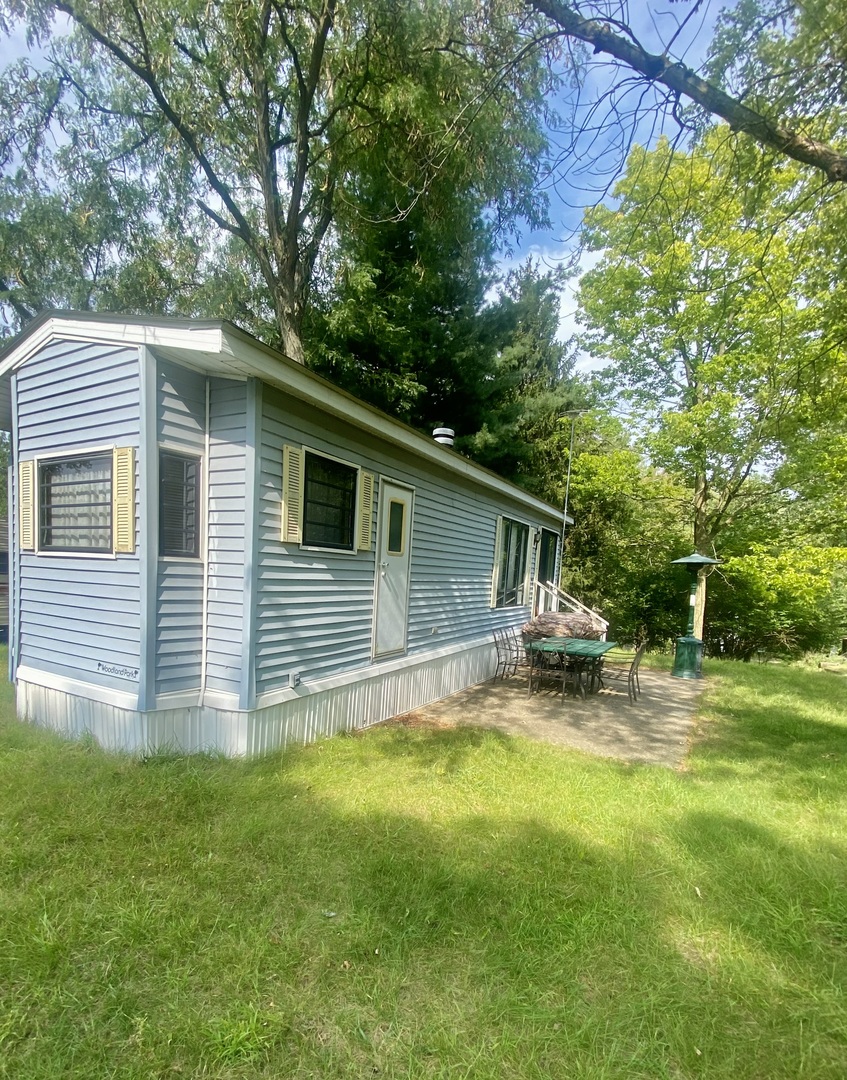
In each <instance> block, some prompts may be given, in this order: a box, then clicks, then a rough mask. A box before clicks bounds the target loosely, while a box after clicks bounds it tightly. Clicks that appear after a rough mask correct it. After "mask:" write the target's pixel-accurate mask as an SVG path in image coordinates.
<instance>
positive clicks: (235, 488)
mask: <svg viewBox="0 0 847 1080" xmlns="http://www.w3.org/2000/svg"><path fill="white" fill-rule="evenodd" d="M246 404H247V396H246V384H245V383H243V382H232V381H229V380H227V379H212V380H211V398H210V420H209V428H210V439H209V464H208V468H209V525H208V546H209V553H208V558H209V598H208V612H209V618H208V628H207V643H206V686H207V687H208V689H209V690H217V691H221V692H224V693H229V694H238V692H239V689H240V685H241V663H242V640H243V630H244V588H245V584H244V565H245V555H244V515H245V513H246V497H245V490H244V484H245V476H244V470H245V460H246V450H245V439H246Z"/></svg>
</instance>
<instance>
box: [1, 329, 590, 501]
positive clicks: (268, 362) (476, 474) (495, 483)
mask: <svg viewBox="0 0 847 1080" xmlns="http://www.w3.org/2000/svg"><path fill="white" fill-rule="evenodd" d="M24 334H25V336H24V337H23V338H22V339H21V340H20V342H19V343H18V345H17V346H12V347H11V348H10V349H9V351H8V353H7V354H6V355H5V356H4V358H3V360H2V362H0V379H2V378H4V376H5V377H8V376H9V375H10V374H11V373H12V372H13V371H15V370H17V369H18V368H19V367H20V366H21V365H22V364H25V363H26V361H27V360H29V359H30V358H31V357H32V356H34V355H35V354H36V353H37V352H38V351H39V350H41V349H43V348H44V347H45V346H46V345H48V344H49V343H50V342H51V341H56V340H62V341H91V342H104V343H107V344H111V343H114V344H116V345H118V344H123V345H137V346H148V347H153V348H156V349H160V350H162V351H164V352H166V353H167V352H171V351H172V352H174V353H186V352H188V353H191V354H192V360H194V362H195V363H196V364H197V366H198V367H200V368H205V369H206V370H208V371H212V372H215V373H217V374H227V373H228V374H230V375H231V376H234V377H236V378H239V377H240V378H244V377H245V376H250V375H254V376H256V377H258V378H261V379H263V380H264V381H265V382H268V383H271V384H272V385H275V386H278V387H281V388H282V389H284V390H285V391H286V392H287V393H290V394H292V395H294V396H295V397H297V398H299V399H300V400H302V401H305V402H308V403H310V404H312V405H315V406H316V407H318V408H320V409H321V410H323V411H324V412H326V413H329V414H330V415H331V416H336V417H338V418H339V419H342V420H345V421H346V422H347V423H350V424H353V425H354V426H355V427H358V428H360V429H362V430H363V431H367V432H369V433H371V434H374V435H377V436H378V437H379V438H380V439H383V440H385V441H386V442H389V443H392V444H393V445H395V446H399V447H402V448H403V449H405V450H408V451H410V452H411V453H413V454H415V455H416V456H417V457H420V458H423V459H425V460H426V461H428V462H430V463H432V464H437V465H439V466H441V467H442V468H444V469H447V470H448V471H449V472H452V473H454V474H455V475H456V476H460V477H464V478H465V479H467V480H471V481H473V482H475V483H477V484H480V485H481V486H483V487H486V488H489V489H490V490H493V491H496V492H497V493H498V494H500V495H505V496H507V497H509V498H511V499H514V500H515V501H517V502H519V503H521V504H523V505H524V506H527V507H531V508H532V509H533V510H534V511H535V512H536V513H540V514H543V515H544V517H545V518H552V519H558V520H561V517H562V512H561V510H558V509H557V508H556V507H554V506H551V505H550V504H549V503H546V502H544V501H543V500H542V499H538V498H536V497H535V496H534V495H530V494H529V493H528V492H526V491H523V490H522V489H521V488H519V487H517V486H516V485H515V484H512V483H510V482H509V481H508V480H504V479H502V478H501V477H499V476H497V475H496V474H495V473H492V472H489V471H488V470H487V469H485V468H483V467H482V466H479V465H476V464H474V463H473V462H471V461H469V460H467V459H466V458H464V457H462V456H461V455H460V454H457V453H455V452H454V451H452V450H449V449H447V448H446V447H444V446H441V445H440V444H438V443H436V442H435V441H433V440H431V439H428V438H426V437H425V436H423V435H421V434H420V433H419V432H417V431H415V430H414V429H413V428H410V427H407V426H406V425H405V424H403V423H401V422H400V421H398V420H394V419H393V418H392V417H390V416H387V415H386V414H385V413H382V412H380V411H379V410H378V409H376V408H374V407H372V406H370V405H367V404H366V403H365V402H363V401H360V400H359V399H358V398H356V397H354V396H353V395H352V394H348V393H347V392H346V391H344V390H340V389H338V388H337V387H334V386H333V385H332V384H331V383H329V382H327V381H326V380H325V379H323V378H321V377H320V376H319V375H315V374H314V373H313V372H311V371H309V369H308V368H306V367H303V365H302V364H297V363H295V362H294V361H293V360H289V359H288V357H286V356H284V355H282V354H281V353H278V352H276V351H275V350H273V349H271V348H270V347H268V346H265V345H263V344H262V343H261V342H260V341H258V340H256V339H254V338H251V337H250V335H249V334H246V333H245V332H244V331H241V330H239V329H238V328H237V327H236V326H234V325H231V324H226V323H222V322H219V323H214V322H209V321H202V320H200V321H198V322H196V323H193V324H192V323H191V322H190V320H176V319H174V320H173V321H169V320H167V319H162V320H161V321H159V320H150V321H145V320H144V319H142V318H140V317H139V319H138V320H132V319H127V320H126V321H123V320H120V319H117V318H115V317H113V316H110V317H107V318H104V319H103V320H102V321H101V320H99V319H97V318H96V316H95V317H90V318H79V319H77V318H74V317H73V316H66V315H55V316H51V317H49V318H46V319H45V320H44V322H43V323H41V324H40V325H38V326H36V327H35V328H34V329H33V331H32V332H31V333H30V334H26V332H24ZM185 359H186V361H187V360H188V358H187V357H185ZM568 521H569V522H572V519H571V517H570V516H568Z"/></svg>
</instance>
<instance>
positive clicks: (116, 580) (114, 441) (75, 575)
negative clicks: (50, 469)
mask: <svg viewBox="0 0 847 1080" xmlns="http://www.w3.org/2000/svg"><path fill="white" fill-rule="evenodd" d="M16 383H17V434H18V444H17V447H16V456H17V459H18V460H21V459H27V458H33V457H39V458H42V459H44V458H48V457H50V456H52V455H55V454H66V453H68V452H73V451H74V450H76V449H79V450H80V451H87V450H90V449H92V448H94V447H112V446H132V447H134V448H135V449H136V450H137V448H138V445H139V432H140V417H139V393H140V383H139V363H138V351H137V349H135V348H134V347H125V346H117V345H103V344H82V343H75V342H59V343H53V344H50V345H48V346H46V347H45V348H44V349H42V350H41V351H40V352H39V353H38V354H37V355H36V356H34V357H32V358H31V359H30V360H28V361H27V363H26V364H25V365H23V366H22V368H21V369H20V371H19V372H18V373H17V376H16ZM136 528H137V531H136V536H137V541H138V544H137V550H136V553H135V554H132V555H119V556H117V557H116V558H112V557H109V556H105V557H98V558H91V557H85V556H83V555H72V554H67V555H65V554H62V555H58V554H41V555H35V554H31V553H29V552H23V553H21V554H20V556H19V559H20V576H19V582H18V595H19V605H20V620H21V622H20V625H21V631H20V642H19V650H18V656H19V661H20V663H22V664H25V665H29V666H32V667H35V668H40V669H42V670H45V671H50V672H53V673H55V674H58V675H63V676H66V677H67V678H72V679H78V680H81V681H83V682H92V683H97V684H100V685H103V686H111V687H114V688H115V689H120V690H125V691H126V690H129V691H132V690H134V689H137V686H138V683H137V681H136V680H131V679H123V678H118V677H116V676H113V675H109V674H107V673H104V672H103V671H102V670H98V663H99V664H101V665H109V666H113V667H121V668H128V669H138V668H139V667H140V640H139V637H140V629H139V628H140V574H139V556H140V554H141V547H142V545H143V543H144V542H145V539H146V538H145V535H144V532H143V530H141V529H140V528H139V527H138V523H137V525H136Z"/></svg>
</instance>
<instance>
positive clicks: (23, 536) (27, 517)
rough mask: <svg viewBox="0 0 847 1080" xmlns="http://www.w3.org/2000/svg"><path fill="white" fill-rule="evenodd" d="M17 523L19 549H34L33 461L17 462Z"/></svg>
mask: <svg viewBox="0 0 847 1080" xmlns="http://www.w3.org/2000/svg"><path fill="white" fill-rule="evenodd" d="M18 523H19V526H20V528H19V530H18V531H19V539H20V544H21V551H34V550H35V462H34V461H21V462H19V463H18Z"/></svg>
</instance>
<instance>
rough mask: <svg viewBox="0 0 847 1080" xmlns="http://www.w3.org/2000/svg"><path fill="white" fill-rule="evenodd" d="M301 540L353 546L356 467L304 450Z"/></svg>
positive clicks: (321, 543) (327, 544)
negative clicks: (304, 466) (304, 467)
mask: <svg viewBox="0 0 847 1080" xmlns="http://www.w3.org/2000/svg"><path fill="white" fill-rule="evenodd" d="M305 474H306V475H305V482H304V497H303V543H304V544H306V545H307V546H312V547H332V548H345V549H348V550H352V548H353V532H354V523H355V517H356V481H357V479H358V475H359V472H358V469H355V468H353V467H352V466H351V465H344V464H343V463H342V462H340V461H333V460H332V459H331V458H325V457H321V456H320V454H311V453H309V452H308V451H307V452H306V469H305Z"/></svg>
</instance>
